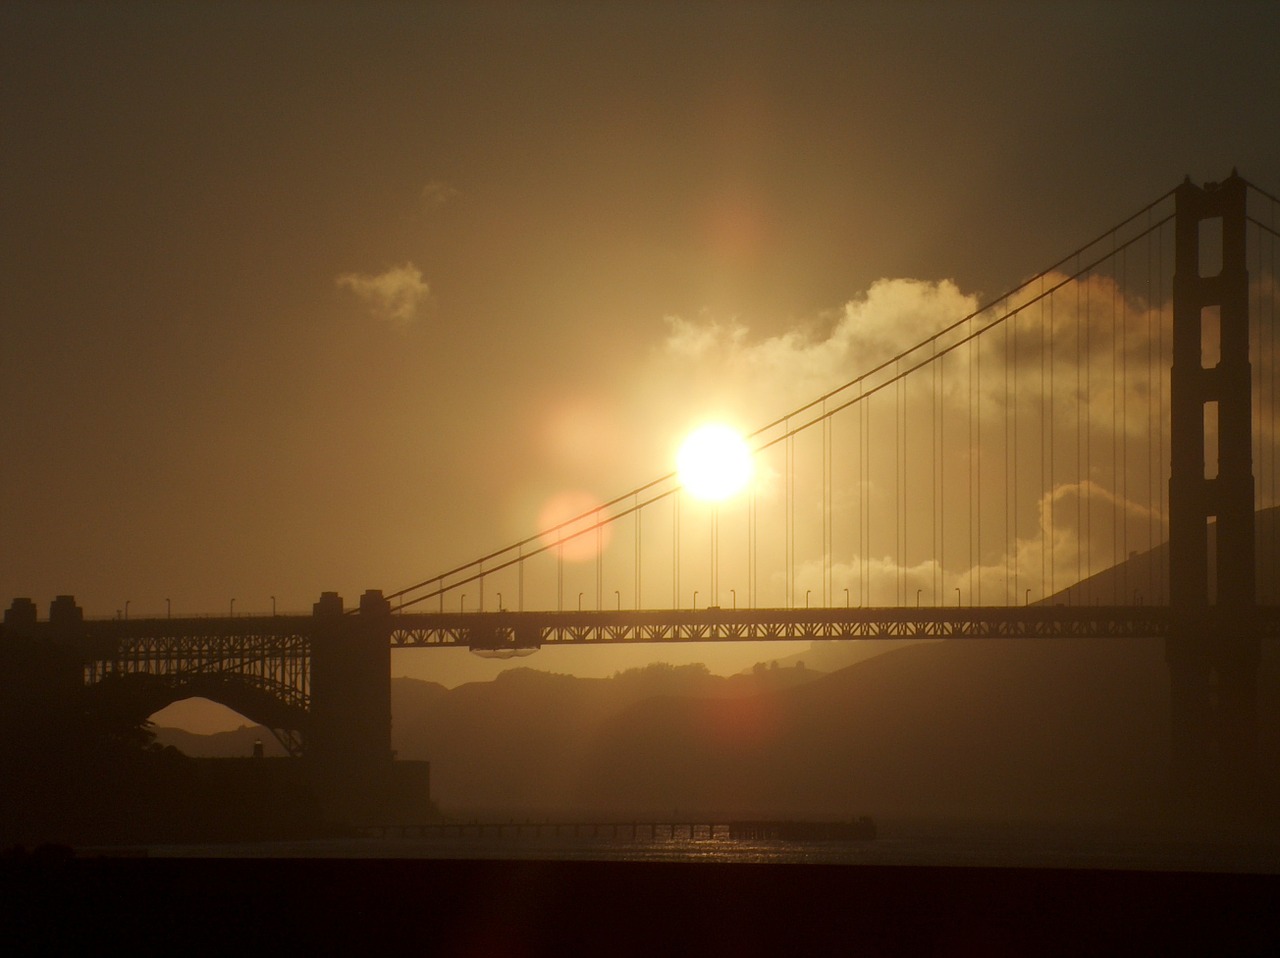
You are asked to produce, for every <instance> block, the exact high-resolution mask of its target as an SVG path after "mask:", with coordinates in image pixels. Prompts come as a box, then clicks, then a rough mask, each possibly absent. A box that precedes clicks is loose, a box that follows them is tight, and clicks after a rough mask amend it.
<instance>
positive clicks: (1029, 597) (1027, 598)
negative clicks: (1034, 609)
mask: <svg viewBox="0 0 1280 958" xmlns="http://www.w3.org/2000/svg"><path fill="white" fill-rule="evenodd" d="M1022 604H1023V605H1030V604H1031V590H1030V589H1028V590H1027V596H1026V598H1025V599H1024V600H1023V602H1022Z"/></svg>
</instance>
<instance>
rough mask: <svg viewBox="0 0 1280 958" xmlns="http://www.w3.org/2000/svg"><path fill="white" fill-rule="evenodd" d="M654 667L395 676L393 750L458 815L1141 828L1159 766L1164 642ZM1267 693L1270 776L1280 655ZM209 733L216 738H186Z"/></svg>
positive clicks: (1267, 664)
mask: <svg viewBox="0 0 1280 958" xmlns="http://www.w3.org/2000/svg"><path fill="white" fill-rule="evenodd" d="M646 671H647V672H648V673H649V674H648V675H643V674H632V675H628V674H626V673H624V674H623V675H620V676H616V677H614V678H612V679H578V678H573V677H571V676H564V675H553V674H549V673H543V672H536V671H533V670H529V669H518V670H513V671H512V672H508V673H504V674H503V676H502V677H500V678H499V679H498V680H497V681H494V682H484V683H473V684H471V685H466V686H461V687H459V688H456V689H452V690H448V689H444V688H443V687H441V686H439V685H435V684H433V683H429V682H421V681H418V680H414V679H396V680H394V681H393V684H392V693H393V702H392V709H393V715H394V723H393V734H392V739H393V745H394V747H395V748H396V749H397V751H398V753H399V755H400V757H402V758H425V759H428V760H429V761H431V763H432V783H433V785H432V790H433V796H434V797H435V799H436V800H437V801H438V802H439V804H440V806H441V808H442V809H443V810H444V811H445V813H446V814H449V813H453V814H479V815H484V814H491V815H501V814H508V813H509V814H512V815H516V814H520V815H525V814H547V815H557V814H581V815H609V816H617V815H623V816H630V815H635V816H648V815H663V816H665V815H670V814H673V813H678V814H724V815H793V814H794V815H814V816H818V815H822V816H835V815H844V816H847V815H854V814H871V815H876V816H880V817H886V818H890V817H899V818H905V817H928V818H937V817H946V818H988V819H999V820H1004V821H1009V820H1063V821H1067V820H1073V821H1080V820H1114V819H1118V818H1123V817H1126V816H1131V815H1142V814H1143V813H1144V810H1145V809H1146V808H1147V807H1148V806H1149V805H1150V803H1152V802H1153V801H1155V800H1156V798H1157V796H1158V795H1159V794H1160V791H1161V789H1162V786H1163V781H1164V775H1165V770H1166V768H1167V761H1168V678H1167V673H1166V671H1165V665H1164V658H1163V648H1162V646H1161V643H1160V642H1159V641H1157V640H1123V641H1115V640H1112V641H1106V640H1060V639H1048V640H1040V641H1028V640H994V639H993V640H955V641H950V642H936V643H926V644H915V645H904V646H902V647H900V648H898V649H897V650H894V651H891V652H889V653H886V654H884V655H880V656H877V657H876V658H874V659H870V660H867V661H865V662H862V663H859V664H857V665H854V666H851V667H849V668H847V669H843V670H841V671H839V672H836V673H833V674H830V675H825V676H819V675H816V674H815V673H809V674H808V675H807V676H801V675H798V674H797V675H789V674H788V673H792V672H797V673H798V672H799V670H788V669H777V670H768V669H766V670H764V671H763V672H762V673H761V674H756V675H750V676H736V677H733V678H731V679H725V678H719V677H716V676H710V675H706V674H705V673H702V672H698V671H697V670H696V669H694V668H692V667H683V668H672V667H665V668H660V667H656V668H652V669H650V670H637V672H646ZM806 671H807V670H806ZM1260 687H1261V688H1260V693H1261V694H1260V711H1261V725H1262V750H1263V760H1264V765H1272V766H1273V765H1275V764H1276V762H1277V759H1280V654H1277V650H1273V649H1271V648H1270V647H1268V649H1267V650H1266V654H1265V657H1264V664H1263V670H1262V678H1261V681H1260ZM242 732H243V733H246V735H245V737H246V738H247V733H250V732H252V730H249V729H246V730H242ZM240 734H241V733H224V736H222V737H219V741H220V742H228V741H231V738H229V737H233V736H236V735H240ZM159 738H160V739H161V740H162V741H163V740H168V739H169V736H168V734H167V733H164V732H161V733H160V735H159ZM201 738H214V737H213V736H209V737H201V736H193V737H191V738H190V739H189V740H188V744H190V745H192V747H194V743H195V742H197V741H198V740H199V739H201ZM248 741H249V742H250V743H251V741H252V740H251V739H248ZM263 741H264V743H266V741H267V737H266V736H263ZM240 754H243V752H241V753H240Z"/></svg>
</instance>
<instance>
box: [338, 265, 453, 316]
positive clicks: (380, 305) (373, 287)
mask: <svg viewBox="0 0 1280 958" xmlns="http://www.w3.org/2000/svg"><path fill="white" fill-rule="evenodd" d="M338 285H339V286H340V287H342V288H344V289H349V290H351V292H353V293H355V294H356V296H358V297H359V298H360V299H362V300H364V302H365V303H366V304H368V306H369V308H370V309H371V310H372V311H373V313H374V314H375V315H377V316H379V317H381V318H382V319H385V320H386V321H388V322H390V323H394V324H397V325H401V326H407V325H408V324H409V323H411V322H413V320H414V319H416V318H417V317H418V315H419V314H420V312H421V310H422V308H423V306H424V305H425V304H426V302H427V298H428V296H429V295H430V289H429V287H428V286H427V282H426V280H425V279H423V278H422V272H421V271H420V270H419V269H418V267H416V266H414V265H413V264H412V263H405V264H404V265H403V266H393V267H392V268H391V269H388V270H387V271H386V272H384V273H379V274H377V275H365V274H362V273H345V274H343V275H342V276H339V277H338Z"/></svg>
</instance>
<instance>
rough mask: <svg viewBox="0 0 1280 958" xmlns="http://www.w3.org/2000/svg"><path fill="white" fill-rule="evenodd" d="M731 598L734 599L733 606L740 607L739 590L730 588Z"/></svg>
mask: <svg viewBox="0 0 1280 958" xmlns="http://www.w3.org/2000/svg"><path fill="white" fill-rule="evenodd" d="M729 598H730V599H732V600H733V607H734V608H735V609H736V608H737V607H738V590H737V589H730V590H729Z"/></svg>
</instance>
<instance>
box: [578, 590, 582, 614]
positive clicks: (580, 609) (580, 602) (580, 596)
mask: <svg viewBox="0 0 1280 958" xmlns="http://www.w3.org/2000/svg"><path fill="white" fill-rule="evenodd" d="M578 611H579V612H581V611H582V593H581V592H579V593H578Z"/></svg>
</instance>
